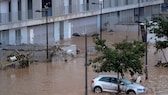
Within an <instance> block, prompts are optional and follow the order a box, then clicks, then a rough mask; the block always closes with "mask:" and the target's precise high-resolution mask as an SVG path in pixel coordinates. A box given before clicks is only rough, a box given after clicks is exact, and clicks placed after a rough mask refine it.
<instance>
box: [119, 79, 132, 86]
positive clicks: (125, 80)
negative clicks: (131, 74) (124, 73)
mask: <svg viewBox="0 0 168 95" xmlns="http://www.w3.org/2000/svg"><path fill="white" fill-rule="evenodd" d="M121 81H122V82H123V83H124V84H126V85H129V84H132V82H131V81H130V80H128V79H126V78H122V79H121Z"/></svg>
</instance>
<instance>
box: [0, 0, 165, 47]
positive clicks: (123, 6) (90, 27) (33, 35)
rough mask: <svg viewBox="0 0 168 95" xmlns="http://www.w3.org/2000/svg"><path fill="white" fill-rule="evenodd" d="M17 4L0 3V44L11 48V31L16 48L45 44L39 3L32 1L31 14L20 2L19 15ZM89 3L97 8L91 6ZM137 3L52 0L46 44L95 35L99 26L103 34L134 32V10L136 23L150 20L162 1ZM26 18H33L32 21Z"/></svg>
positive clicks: (8, 0) (25, 0) (9, 0)
mask: <svg viewBox="0 0 168 95" xmlns="http://www.w3.org/2000/svg"><path fill="white" fill-rule="evenodd" d="M18 1H19V0H3V1H0V15H1V16H0V31H1V33H0V36H1V39H0V42H1V43H3V44H13V45H15V44H16V42H17V41H15V40H16V37H15V36H16V35H14V34H15V33H14V30H15V29H20V30H21V34H20V35H21V37H20V41H21V42H20V44H22V43H24V44H46V17H45V15H44V13H37V12H35V11H36V10H41V11H42V10H43V9H42V0H32V10H28V5H27V3H28V0H21V2H20V3H21V13H19V10H18V9H19V7H18ZM93 2H95V3H98V4H97V5H93V4H92V3H93ZM138 2H139V0H52V8H49V9H48V10H49V11H50V12H51V14H50V15H49V16H48V32H49V35H48V36H49V37H48V38H49V44H50V45H52V44H54V43H55V42H56V41H59V40H60V39H69V38H71V37H72V34H73V33H84V32H87V33H90V32H99V29H100V26H101V25H102V27H103V29H106V30H107V31H110V30H113V31H125V30H126V29H124V28H127V30H128V31H135V32H137V29H136V28H137V23H135V22H136V21H137V20H138V16H137V15H138V12H137V11H138V9H140V15H139V16H140V21H144V19H146V18H147V19H151V17H152V15H153V14H159V13H160V12H161V9H160V7H161V4H163V3H164V0H140V2H139V3H138ZM100 3H101V4H102V5H103V8H101V6H100ZM10 7H11V9H9V8H10ZM9 10H11V11H9ZM30 11H31V12H30ZM100 14H102V16H100ZM20 15H21V19H19V17H20ZM29 15H33V16H32V18H29V17H28V16H29ZM10 17H11V18H10ZM101 19H102V23H101V24H100V20H101ZM105 24H106V25H105ZM127 26H128V27H127ZM121 27H123V28H121ZM132 27H134V28H132ZM122 29H123V30H122ZM4 32H6V33H4ZM15 32H16V31H15ZM3 35H5V36H3ZM2 36H3V37H2Z"/></svg>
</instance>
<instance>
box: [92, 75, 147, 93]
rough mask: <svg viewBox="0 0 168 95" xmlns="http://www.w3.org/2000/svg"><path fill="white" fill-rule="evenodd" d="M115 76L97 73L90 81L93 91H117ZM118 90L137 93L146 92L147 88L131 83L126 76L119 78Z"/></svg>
mask: <svg viewBox="0 0 168 95" xmlns="http://www.w3.org/2000/svg"><path fill="white" fill-rule="evenodd" d="M117 83H118V82H117V76H116V75H98V76H96V77H95V78H94V79H92V81H91V89H92V90H93V91H94V92H95V93H101V92H103V91H106V92H114V93H117V91H118V84H117ZM120 90H121V92H122V93H126V94H131V95H138V94H143V93H146V92H147V88H146V87H144V86H142V85H140V84H137V83H133V82H131V81H130V80H128V79H126V78H120Z"/></svg>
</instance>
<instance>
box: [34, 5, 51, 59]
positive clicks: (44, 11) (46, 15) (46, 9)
mask: <svg viewBox="0 0 168 95" xmlns="http://www.w3.org/2000/svg"><path fill="white" fill-rule="evenodd" d="M36 12H41V13H45V17H46V61H47V62H48V7H47V6H46V7H45V10H36Z"/></svg>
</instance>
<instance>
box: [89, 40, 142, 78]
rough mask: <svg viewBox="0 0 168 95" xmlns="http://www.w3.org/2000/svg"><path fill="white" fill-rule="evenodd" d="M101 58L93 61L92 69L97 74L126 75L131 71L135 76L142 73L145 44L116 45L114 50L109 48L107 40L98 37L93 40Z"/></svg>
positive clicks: (126, 43) (123, 43)
mask: <svg viewBox="0 0 168 95" xmlns="http://www.w3.org/2000/svg"><path fill="white" fill-rule="evenodd" d="M93 39H94V40H93V41H94V43H95V45H96V46H95V47H96V50H97V51H98V52H99V53H100V54H99V56H97V57H95V58H93V59H91V63H92V67H93V69H94V71H95V72H111V71H114V72H117V73H120V74H121V75H124V72H127V71H129V72H130V75H131V76H133V75H134V74H135V73H142V68H143V66H142V65H143V63H142V62H141V58H142V57H143V56H144V52H145V44H144V43H143V42H140V41H132V42H127V41H126V40H124V41H123V42H120V43H116V44H114V45H113V47H114V48H109V47H108V46H107V45H106V44H105V42H106V41H105V40H100V39H99V38H98V37H95V38H93Z"/></svg>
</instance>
